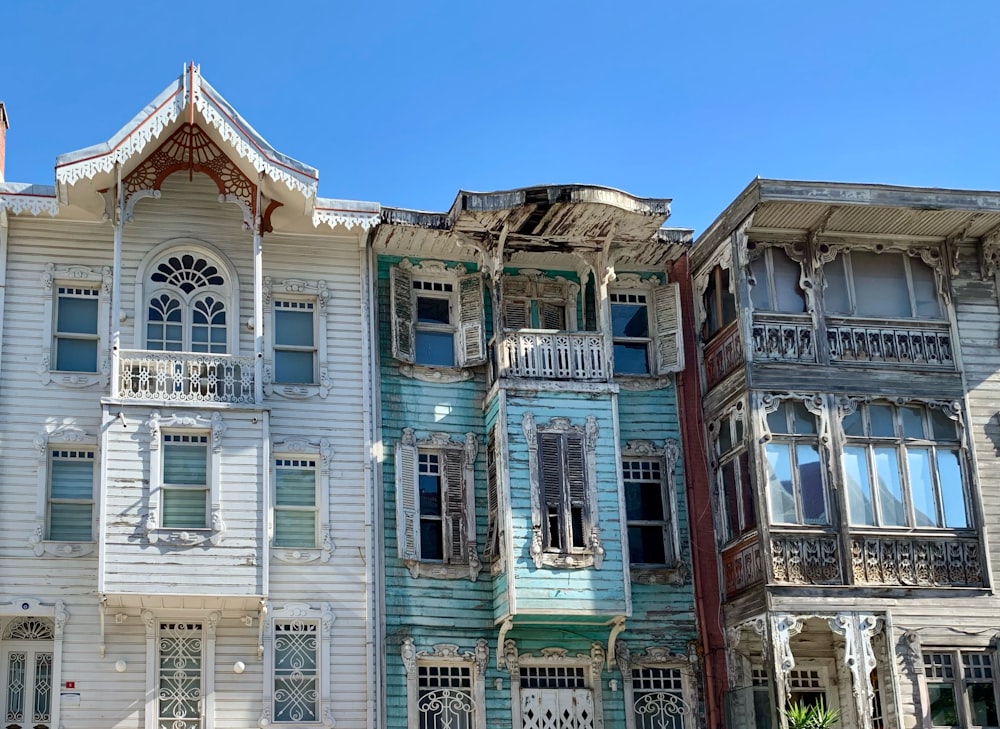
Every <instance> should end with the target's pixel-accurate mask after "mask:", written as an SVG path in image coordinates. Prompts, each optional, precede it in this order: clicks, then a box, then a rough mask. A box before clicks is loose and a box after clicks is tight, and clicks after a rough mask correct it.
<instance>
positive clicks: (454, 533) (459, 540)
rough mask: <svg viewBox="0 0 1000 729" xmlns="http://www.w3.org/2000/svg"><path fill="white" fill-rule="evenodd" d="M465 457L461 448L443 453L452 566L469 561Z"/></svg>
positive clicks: (448, 554)
mask: <svg viewBox="0 0 1000 729" xmlns="http://www.w3.org/2000/svg"><path fill="white" fill-rule="evenodd" d="M463 455H464V453H463V451H462V450H461V449H459V448H448V449H445V450H444V451H442V452H441V456H442V458H443V460H444V480H445V488H444V491H445V495H444V498H445V507H444V508H445V520H446V524H445V534H446V535H447V539H448V544H447V545H445V560H446V561H447V562H448V563H450V564H461V563H463V562H466V561H467V555H466V553H465V521H466V514H465V498H464V491H465V488H464V483H463V481H464V480H465V479H464V478H463V475H464V471H465V469H464V468H463V464H462V456H463Z"/></svg>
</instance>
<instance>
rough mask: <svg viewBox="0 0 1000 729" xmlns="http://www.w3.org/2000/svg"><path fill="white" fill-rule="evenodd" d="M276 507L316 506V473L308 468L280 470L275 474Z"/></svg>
mask: <svg viewBox="0 0 1000 729" xmlns="http://www.w3.org/2000/svg"><path fill="white" fill-rule="evenodd" d="M274 503H275V505H276V506H315V505H316V472H315V471H313V470H311V469H308V468H301V469H300V468H279V469H276V470H275V473H274Z"/></svg>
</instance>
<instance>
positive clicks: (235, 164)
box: [0, 65, 379, 729]
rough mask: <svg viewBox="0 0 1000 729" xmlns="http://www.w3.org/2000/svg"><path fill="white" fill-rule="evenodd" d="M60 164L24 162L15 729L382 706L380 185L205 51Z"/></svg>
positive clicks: (0, 651) (7, 393) (215, 724)
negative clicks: (339, 165)
mask: <svg viewBox="0 0 1000 729" xmlns="http://www.w3.org/2000/svg"><path fill="white" fill-rule="evenodd" d="M0 120H2V121H3V124H0V127H3V129H4V130H5V129H6V116H5V115H0ZM0 179H2V178H0ZM55 182H56V184H55V186H51V185H27V184H17V183H0V282H2V285H3V287H2V288H0V312H2V318H0V326H2V350H0V354H2V362H0V444H2V447H3V452H4V454H5V456H6V458H5V460H4V464H3V467H2V468H0V494H2V495H3V503H4V508H3V509H2V510H0V582H2V586H0V670H2V678H0V687H2V688H0V716H2V717H3V722H4V723H3V725H4V726H5V727H8V728H9V729H28V728H29V727H32V728H34V729H58V728H59V727H66V728H67V729H70V728H78V729H91V728H93V729H98V728H100V729H108V728H109V727H129V728H130V729H135V727H144V728H145V729H168V728H169V729H224V728H227V727H234V728H235V727H249V726H258V727H261V728H262V729H264V728H266V727H268V726H272V725H274V726H282V725H284V726H287V725H291V724H294V725H296V726H311V727H316V728H317V729H319V728H320V727H323V728H327V729H328V728H329V727H333V726H334V724H336V725H337V726H338V727H341V729H343V728H344V727H364V726H370V725H371V724H372V722H373V720H374V700H373V698H372V696H373V695H372V690H371V689H372V687H373V686H374V685H375V680H376V679H375V676H376V666H375V664H374V662H373V660H372V653H371V651H372V644H373V642H374V639H373V632H372V631H373V626H374V621H373V620H371V619H370V616H371V614H372V611H373V603H372V601H373V599H374V598H373V595H374V593H373V591H372V589H371V585H372V580H373V565H374V564H375V560H373V559H372V558H371V556H372V547H373V545H372V544H371V538H372V530H371V529H369V528H366V525H370V524H371V521H372V513H373V506H372V501H371V494H372V493H373V488H372V481H371V469H370V468H369V467H368V465H369V464H368V459H369V453H370V451H371V432H372V423H371V422H370V421H369V419H368V418H367V416H366V413H368V412H370V398H371V395H372V385H371V374H370V373H371V372H372V369H371V367H370V355H371V348H370V346H369V338H368V336H367V332H368V331H369V330H370V322H368V321H367V319H366V314H365V309H364V308H363V306H362V304H361V302H362V301H363V300H364V299H365V294H364V292H365V291H366V288H367V286H368V285H369V284H368V280H367V267H366V266H367V263H366V257H365V255H364V241H365V238H366V235H367V231H368V229H369V228H370V227H371V226H372V225H374V224H375V223H377V221H378V214H379V207H378V205H376V204H372V203H357V202H351V201H341V200H328V199H323V198H319V197H317V182H318V173H317V171H316V170H315V169H313V168H311V167H309V166H307V165H304V164H302V163H300V162H297V161H295V160H293V159H291V158H289V157H287V156H285V155H283V154H281V153H280V152H278V151H277V150H275V149H273V148H272V147H271V146H270V145H268V143H267V142H266V141H264V139H263V138H262V137H260V135H258V134H257V133H256V132H255V131H254V130H253V128H252V127H251V126H250V125H249V124H248V123H247V122H246V121H245V120H244V119H242V118H241V117H240V115H239V114H238V113H237V112H236V110H235V109H234V108H233V107H232V106H230V105H229V104H228V103H227V102H226V101H225V99H223V98H222V96H220V95H219V94H218V92H216V91H215V89H213V88H212V87H211V86H210V85H209V84H208V83H207V82H206V81H205V80H204V79H203V78H202V77H201V75H200V73H199V70H198V69H197V68H196V67H194V66H193V65H192V66H191V67H188V68H186V69H185V70H184V72H183V74H182V75H181V76H180V77H178V78H177V79H176V80H175V81H174V82H172V83H171V84H170V85H169V86H168V87H167V88H166V89H165V90H164V91H163V92H162V93H160V94H159V95H158V96H156V97H155V98H154V99H153V100H152V101H151V102H150V103H149V104H148V105H147V106H146V107H145V108H144V109H142V110H141V111H140V112H139V113H138V114H137V115H136V116H135V117H134V118H133V119H132V120H131V121H129V122H128V123H127V124H126V125H125V126H124V127H123V128H122V129H121V130H120V131H119V132H117V133H116V134H114V135H113V136H111V137H110V139H108V141H106V142H102V143H100V144H97V145H94V146H92V147H88V148H86V149H82V150H80V151H77V152H73V153H70V154H65V155H62V156H60V157H59V158H58V160H57V163H56V167H55Z"/></svg>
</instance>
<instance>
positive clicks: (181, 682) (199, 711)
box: [156, 621, 205, 729]
mask: <svg viewBox="0 0 1000 729" xmlns="http://www.w3.org/2000/svg"><path fill="white" fill-rule="evenodd" d="M159 628H160V630H159V636H158V640H157V668H158V670H159V676H158V679H157V690H156V726H157V729H201V727H202V723H203V719H204V711H203V709H204V703H203V699H204V695H205V689H204V655H203V646H204V640H203V636H202V624H201V623H189V622H179V621H178V622H174V621H170V622H167V621H164V622H161V623H160V626H159Z"/></svg>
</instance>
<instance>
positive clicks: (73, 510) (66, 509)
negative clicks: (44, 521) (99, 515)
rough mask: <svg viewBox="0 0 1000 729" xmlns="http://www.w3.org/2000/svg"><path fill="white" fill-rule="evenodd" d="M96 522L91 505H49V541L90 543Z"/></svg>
mask: <svg viewBox="0 0 1000 729" xmlns="http://www.w3.org/2000/svg"><path fill="white" fill-rule="evenodd" d="M93 521H94V511H93V506H91V505H90V504H49V539H51V540H53V541H56V542H89V541H90V540H91V539H93V535H92V533H91V527H92V525H93Z"/></svg>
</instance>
